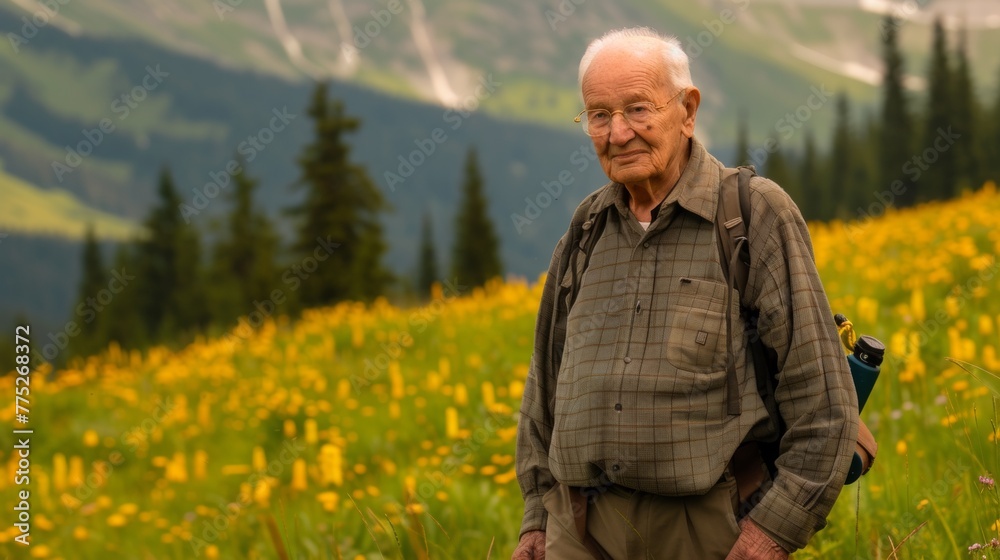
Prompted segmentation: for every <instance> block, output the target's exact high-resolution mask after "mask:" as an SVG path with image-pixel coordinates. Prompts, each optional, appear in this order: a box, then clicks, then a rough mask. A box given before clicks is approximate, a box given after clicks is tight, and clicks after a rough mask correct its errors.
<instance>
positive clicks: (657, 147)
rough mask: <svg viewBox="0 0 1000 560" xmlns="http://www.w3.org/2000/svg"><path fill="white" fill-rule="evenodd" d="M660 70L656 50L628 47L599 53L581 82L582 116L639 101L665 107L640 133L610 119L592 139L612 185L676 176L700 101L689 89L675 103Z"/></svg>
mask: <svg viewBox="0 0 1000 560" xmlns="http://www.w3.org/2000/svg"><path fill="white" fill-rule="evenodd" d="M664 65H665V63H664V60H663V56H662V54H661V53H660V51H659V50H658V48H657V46H656V45H650V44H648V43H642V42H629V43H624V44H617V45H609V46H607V47H605V48H604V49H602V50H601V51H600V52H599V53H598V54H597V56H596V57H594V60H593V61H592V62H591V64H590V67H589V68H588V69H587V73H586V74H585V75H584V77H583V101H584V106H585V107H586V108H587V109H588V110H589V109H607V110H608V111H618V110H621V109H622V108H623V107H625V106H626V105H629V104H631V103H636V102H639V101H649V102H652V103H653V104H654V105H655V106H660V105H666V106H665V107H663V108H662V109H659V110H657V111H656V112H655V114H654V116H653V118H652V119H650V121H649V122H647V123H645V124H643V125H642V127H641V129H640V130H635V129H633V128H632V127H631V126H630V125H629V123H628V122H626V121H625V118H624V117H623V116H622V114H621V113H616V114H614V115H613V116H612V119H611V130H610V131H609V132H608V133H607V134H605V135H604V136H593V137H592V140H593V142H594V148H595V149H596V150H597V157H598V159H599V160H600V162H601V167H603V168H604V172H605V173H606V174H607V176H608V177H609V178H610V179H611V180H612V181H615V182H618V183H625V184H634V183H639V182H643V181H647V180H652V181H654V182H655V181H656V180H657V179H667V178H668V177H667V176H669V175H670V172H671V170H673V171H675V172H677V173H678V175H677V176H679V170H680V168H681V165H680V164H679V162H681V161H684V158H685V154H686V153H687V148H688V140H689V139H690V138H691V136H693V135H694V122H695V114H696V113H697V111H698V103H699V101H700V99H701V98H700V94H699V92H698V90H697V89H696V88H694V87H688V88H687V92H686V93H685V94H682V95H680V96H678V97H676V98H675V97H674V96H675V94H677V92H678V91H679V90H680V89H681V88H678V87H676V86H673V85H672V84H670V83H669V82H670V80H669V79H668V76H667V73H666V72H665V70H664ZM677 176H675V177H673V179H674V180H676V178H677Z"/></svg>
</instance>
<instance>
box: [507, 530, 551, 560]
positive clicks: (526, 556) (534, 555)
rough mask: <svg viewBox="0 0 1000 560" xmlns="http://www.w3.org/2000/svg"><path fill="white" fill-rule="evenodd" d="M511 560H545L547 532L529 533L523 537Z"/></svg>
mask: <svg viewBox="0 0 1000 560" xmlns="http://www.w3.org/2000/svg"><path fill="white" fill-rule="evenodd" d="M510 560H545V531H528V532H527V533H525V534H523V535H521V541H520V542H518V543H517V548H515V549H514V554H513V555H512V556H511V557H510Z"/></svg>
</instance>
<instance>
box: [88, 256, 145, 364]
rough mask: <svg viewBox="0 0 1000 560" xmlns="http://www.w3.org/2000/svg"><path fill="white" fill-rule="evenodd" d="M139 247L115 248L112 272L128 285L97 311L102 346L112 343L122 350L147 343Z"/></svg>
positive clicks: (139, 346)
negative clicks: (102, 337) (102, 330)
mask: <svg viewBox="0 0 1000 560" xmlns="http://www.w3.org/2000/svg"><path fill="white" fill-rule="evenodd" d="M139 247H140V245H139V243H122V244H120V245H119V246H118V249H117V251H116V252H115V259H114V261H115V262H114V266H113V267H112V270H114V271H115V272H117V273H118V274H119V276H121V277H122V278H124V279H126V280H127V281H128V284H127V285H125V286H123V287H122V290H121V291H120V292H118V293H117V294H115V295H114V299H112V300H111V302H109V303H108V305H107V306H105V307H103V308H102V309H101V310H100V313H101V318H100V321H101V322H102V327H103V329H104V340H105V342H106V343H111V342H114V343H116V344H118V345H119V346H120V347H122V348H141V347H144V346H146V345H147V344H148V343H149V342H150V340H149V335H148V334H147V330H146V323H145V321H144V316H143V310H142V307H141V306H143V305H146V303H145V298H146V296H147V295H148V294H147V293H146V292H144V288H143V281H142V280H141V279H140V276H141V275H140V274H139V270H141V269H142V268H143V267H144V266H145V265H144V264H142V263H141V262H140V258H139V255H138V252H139V250H140V249H139Z"/></svg>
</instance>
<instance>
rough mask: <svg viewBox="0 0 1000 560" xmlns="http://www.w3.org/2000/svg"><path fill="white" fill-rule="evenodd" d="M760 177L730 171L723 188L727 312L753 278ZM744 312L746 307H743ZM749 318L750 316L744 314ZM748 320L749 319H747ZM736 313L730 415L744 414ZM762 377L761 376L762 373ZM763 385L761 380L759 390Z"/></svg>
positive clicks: (729, 357)
mask: <svg viewBox="0 0 1000 560" xmlns="http://www.w3.org/2000/svg"><path fill="white" fill-rule="evenodd" d="M755 174H756V172H755V171H754V169H753V168H752V167H740V168H738V169H726V170H724V171H723V178H722V183H721V184H720V186H719V202H718V207H717V211H716V217H715V225H716V228H718V235H717V236H716V238H717V241H718V243H719V257H720V259H719V260H720V261H721V262H722V272H723V275H725V277H726V283H727V285H728V286H729V289H728V290H727V291H726V304H725V305H726V309H727V310H729V309H730V307H731V300H730V298H731V297H732V291H733V288H736V290H737V293H738V294H739V296H740V300H741V302H742V299H743V294H744V293H745V292H746V287H747V282H748V281H749V278H750V246H749V245H748V243H747V242H748V239H749V224H750V179H751V178H752V177H753V176H754V175H755ZM740 308H741V309H742V308H743V306H742V305H740ZM741 315H744V316H746V315H747V313H741ZM744 318H745V319H746V318H748V317H744ZM732 321H733V318H732V314H731V313H726V409H727V412H728V413H729V414H730V415H733V416H738V415H739V414H740V408H741V407H740V398H739V381H738V379H737V376H736V354H735V353H734V351H733V337H732V332H733V325H732ZM758 375H759V374H758ZM759 386H760V383H759V381H758V388H759Z"/></svg>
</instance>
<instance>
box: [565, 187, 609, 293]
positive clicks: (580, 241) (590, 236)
mask: <svg viewBox="0 0 1000 560" xmlns="http://www.w3.org/2000/svg"><path fill="white" fill-rule="evenodd" d="M607 221H608V210H607V209H604V210H602V211H600V212H597V214H596V215H595V216H593V217H592V218H590V217H589V208H583V207H581V208H578V209H577V211H576V213H575V214H574V215H573V220H572V222H571V224H570V230H571V234H570V246H569V248H568V250H569V251H570V254H569V259H568V269H569V270H568V271H567V272H569V274H570V275H571V278H572V281H571V283H570V287H569V289H570V294H569V306H568V309H572V308H573V304H574V303H576V296H577V295H578V294H579V293H580V280H581V278H580V276H582V274H583V273H584V272H586V270H587V267H588V266H590V256H591V255H592V254H593V252H594V247H595V246H596V245H597V240H598V239H600V237H601V233H602V232H603V231H604V225H605V224H606V223H607ZM580 253H583V268H582V269H580V270H577V269H578V265H577V258H578V256H579V254H580ZM564 274H565V273H564Z"/></svg>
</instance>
